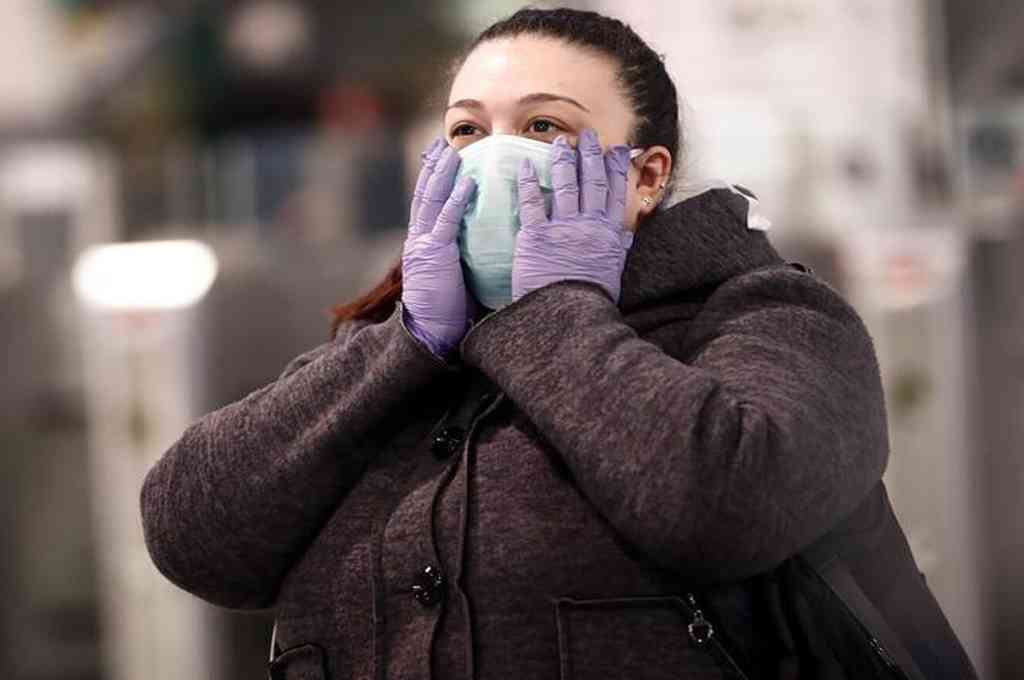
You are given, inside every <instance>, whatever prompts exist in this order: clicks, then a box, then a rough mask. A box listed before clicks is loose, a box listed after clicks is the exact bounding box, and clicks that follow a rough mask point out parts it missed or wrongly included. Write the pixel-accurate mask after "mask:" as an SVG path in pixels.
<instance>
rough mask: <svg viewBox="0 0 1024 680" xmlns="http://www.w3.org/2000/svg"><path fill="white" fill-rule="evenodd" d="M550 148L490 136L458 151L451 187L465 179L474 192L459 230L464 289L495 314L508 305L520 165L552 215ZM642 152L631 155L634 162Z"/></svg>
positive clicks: (525, 140) (531, 141)
mask: <svg viewBox="0 0 1024 680" xmlns="http://www.w3.org/2000/svg"><path fill="white" fill-rule="evenodd" d="M552 146H553V145H552V144H548V143H546V142H539V141H537V140H535V139H529V138H526V137H520V136H519V135H489V136H487V137H484V138H483V139H481V140H480V141H477V142H474V143H472V144H470V145H469V146H467V147H465V148H463V149H460V150H459V155H460V156H461V157H462V162H461V164H460V165H459V171H458V174H457V175H456V179H455V181H456V182H458V180H459V178H461V177H462V176H463V175H469V176H471V177H472V178H473V179H474V180H475V181H476V191H475V192H474V195H473V198H472V199H471V200H470V202H469V204H468V205H467V206H466V211H465V213H464V214H463V217H462V224H461V225H460V226H459V235H458V239H457V241H458V245H459V254H460V256H461V259H462V264H463V275H464V278H465V281H466V286H467V287H468V288H469V291H470V292H471V293H472V294H473V296H474V297H475V298H476V299H477V300H478V301H479V302H480V304H482V305H483V306H485V307H487V308H489V309H493V310H497V309H501V308H502V307H504V306H506V305H508V304H510V303H511V302H512V261H513V258H514V255H515V248H516V235H517V234H518V233H519V203H518V200H519V195H518V193H519V192H518V188H519V165H520V163H521V162H522V159H524V158H527V159H529V160H530V162H531V163H533V167H534V168H535V169H536V171H537V178H538V180H539V184H540V189H541V193H542V194H543V196H544V207H545V210H546V211H547V214H549V215H550V214H551V200H552V193H553V190H552V187H551V147H552ZM640 153H643V149H633V150H632V151H631V152H630V158H635V157H636V156H637V155H639V154H640Z"/></svg>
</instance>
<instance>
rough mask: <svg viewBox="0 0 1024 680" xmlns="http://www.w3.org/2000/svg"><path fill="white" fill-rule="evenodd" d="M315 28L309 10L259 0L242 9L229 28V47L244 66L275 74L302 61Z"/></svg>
mask: <svg viewBox="0 0 1024 680" xmlns="http://www.w3.org/2000/svg"><path fill="white" fill-rule="evenodd" d="M311 40H312V27H311V26H310V21H309V15H308V14H307V13H306V10H305V8H303V7H301V6H299V5H297V4H295V3H293V2H285V1H283V0H257V1H256V2H250V3H248V4H246V5H244V6H243V7H242V8H241V9H239V10H238V11H237V12H236V13H235V16H234V17H233V18H232V20H231V23H230V25H229V26H228V34H227V44H228V47H229V49H230V50H231V51H232V53H234V55H235V56H236V57H237V58H238V59H240V60H241V61H242V62H243V63H245V64H246V65H248V66H251V67H253V68H258V69H261V70H275V69H279V68H281V67H283V66H287V65H288V64H289V63H290V62H292V61H293V60H295V59H297V58H299V57H301V56H302V55H303V54H304V53H305V51H306V50H307V49H308V47H309V46H310V41H311Z"/></svg>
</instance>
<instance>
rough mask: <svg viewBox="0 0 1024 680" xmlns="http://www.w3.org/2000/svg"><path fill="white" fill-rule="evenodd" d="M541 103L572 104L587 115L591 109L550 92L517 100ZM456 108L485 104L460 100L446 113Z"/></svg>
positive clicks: (446, 108)
mask: <svg viewBox="0 0 1024 680" xmlns="http://www.w3.org/2000/svg"><path fill="white" fill-rule="evenodd" d="M541 102H568V103H569V104H572V105H573V106H576V107H579V108H581V109H583V110H584V111H586V112H587V113H590V109H588V108H587V107H586V106H584V105H583V104H580V103H579V102H578V101H576V100H575V99H573V98H572V97H566V96H564V95H560V94H551V93H550V92H533V93H532V94H527V95H523V96H522V97H520V98H519V99H517V100H516V104H539V103H541ZM455 107H462V108H466V109H483V108H485V107H484V104H483V102H481V101H480V100H479V99H460V100H458V101H456V102H452V103H451V104H449V105H448V106H447V107H445V113H447V112H448V109H454V108H455Z"/></svg>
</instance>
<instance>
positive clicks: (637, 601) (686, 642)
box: [554, 595, 743, 680]
mask: <svg viewBox="0 0 1024 680" xmlns="http://www.w3.org/2000/svg"><path fill="white" fill-rule="evenodd" d="M554 604H555V621H556V625H557V629H558V655H559V664H560V675H559V677H560V678H561V680H605V679H608V680H611V679H612V678H615V679H616V680H618V679H619V678H631V679H634V680H738V679H741V678H743V675H742V673H740V672H739V671H738V668H737V666H736V665H735V663H733V661H732V659H731V657H729V655H728V652H726V650H725V649H724V647H722V645H721V644H720V642H719V641H718V640H716V639H714V637H713V636H712V637H711V639H709V640H705V639H704V638H703V636H698V637H697V640H700V642H697V641H695V639H694V637H693V636H692V635H691V633H690V630H691V628H690V627H691V624H693V623H694V621H695V618H694V611H695V610H694V609H693V608H692V607H691V606H690V605H689V604H688V603H687V602H686V601H685V600H684V599H683V598H682V597H678V596H674V595H653V596H637V597H622V598H603V599H576V598H571V597H560V598H556V599H555V600H554Z"/></svg>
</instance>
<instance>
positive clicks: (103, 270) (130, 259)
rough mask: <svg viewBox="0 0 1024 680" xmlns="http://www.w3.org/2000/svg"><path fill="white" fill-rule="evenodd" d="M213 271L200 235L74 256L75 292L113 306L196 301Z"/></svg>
mask: <svg viewBox="0 0 1024 680" xmlns="http://www.w3.org/2000/svg"><path fill="white" fill-rule="evenodd" d="M216 277H217V256H216V255H215V254H214V252H213V250H212V249H211V248H210V247H209V246H208V245H206V244H205V243H202V242H200V241H194V240H186V239H181V240H171V241H141V242H132V243H112V244H106V245H101V246H93V247H90V248H86V249H85V250H84V251H83V252H82V254H81V255H79V256H78V258H77V260H76V261H75V265H74V268H73V269H72V273H71V278H72V285H73V286H74V290H75V293H76V294H77V295H78V297H79V298H80V299H81V300H83V301H84V302H86V303H87V304H89V305H91V306H94V307H101V308H106V309H115V310H142V309H150V310H154V309H179V308H182V307H188V306H190V305H193V304H195V303H196V302H198V301H199V300H200V299H202V297H203V296H204V295H205V294H206V292H207V291H208V290H209V289H210V286H212V285H213V281H214V279H215V278H216Z"/></svg>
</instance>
